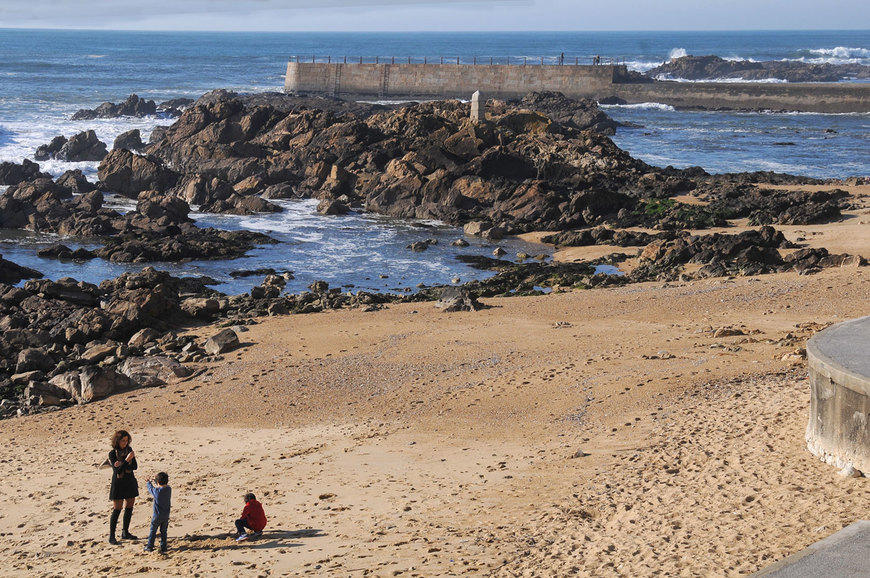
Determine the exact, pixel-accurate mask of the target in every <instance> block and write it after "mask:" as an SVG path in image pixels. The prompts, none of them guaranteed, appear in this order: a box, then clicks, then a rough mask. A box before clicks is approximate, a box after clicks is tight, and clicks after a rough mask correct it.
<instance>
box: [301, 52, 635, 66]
mask: <svg viewBox="0 0 870 578" xmlns="http://www.w3.org/2000/svg"><path fill="white" fill-rule="evenodd" d="M290 62H298V63H322V64H472V65H484V66H496V65H510V66H519V65H522V66H590V65H592V66H595V65H601V66H618V65H620V64H623V65H624V64H625V61H624V60H622V61H620V60H619V59H618V58H602V57H601V56H570V57H569V56H565V55H564V54H560V55H557V56H534V57H532V56H435V57H431V56H317V55H312V56H298V55H297V56H291V57H290Z"/></svg>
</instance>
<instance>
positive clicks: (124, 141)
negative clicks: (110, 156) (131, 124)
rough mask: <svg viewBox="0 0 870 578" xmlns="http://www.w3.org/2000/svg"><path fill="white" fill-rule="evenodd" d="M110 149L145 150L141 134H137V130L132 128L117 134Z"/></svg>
mask: <svg viewBox="0 0 870 578" xmlns="http://www.w3.org/2000/svg"><path fill="white" fill-rule="evenodd" d="M112 148H113V149H127V150H130V151H139V150H142V149H144V148H145V143H143V142H142V134H141V133H140V132H139V129H138V128H134V129H133V130H128V131H126V132H122V133H121V134H119V135H118V136H117V137H116V138H115V142H114V143H113V144H112Z"/></svg>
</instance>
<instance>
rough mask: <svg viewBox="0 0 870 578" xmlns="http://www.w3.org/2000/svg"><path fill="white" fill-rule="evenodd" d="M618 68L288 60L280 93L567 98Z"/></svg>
mask: <svg viewBox="0 0 870 578" xmlns="http://www.w3.org/2000/svg"><path fill="white" fill-rule="evenodd" d="M619 68H620V67H617V66H609V65H606V66H549V65H544V66H540V65H530V66H520V65H473V64H407V63H401V64H357V63H348V64H344V63H338V64H335V63H333V64H327V63H313V62H290V63H288V64H287V76H286V79H285V81H284V89H285V90H286V91H288V92H306V93H307V92H313V93H319V94H329V95H332V96H369V97H371V96H376V97H378V98H391V97H425V98H466V99H468V98H471V93H473V92H474V91H475V90H479V91H480V92H481V93H483V95H484V97H486V98H517V97H522V96H525V95H526V94H528V93H529V92H531V91H533V90H558V91H560V92H562V93H564V94H566V95H568V96H574V97H587V98H590V97H591V96H592V95H595V94H600V93H601V92H602V91H603V90H605V89H606V88H607V87H609V86H610V85H611V84H612V82H613V77H614V73H615V71H618V69H619Z"/></svg>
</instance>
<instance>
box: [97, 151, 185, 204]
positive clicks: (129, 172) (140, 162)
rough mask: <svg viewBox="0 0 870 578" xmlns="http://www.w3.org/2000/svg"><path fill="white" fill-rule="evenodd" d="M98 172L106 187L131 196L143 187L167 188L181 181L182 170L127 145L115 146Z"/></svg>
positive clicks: (143, 189) (145, 189)
mask: <svg viewBox="0 0 870 578" xmlns="http://www.w3.org/2000/svg"><path fill="white" fill-rule="evenodd" d="M97 175H98V176H99V178H100V181H101V182H102V183H103V187H104V188H105V189H106V190H108V191H111V192H113V193H117V194H119V195H122V196H125V197H129V198H131V199H135V198H136V197H138V195H139V193H141V192H142V191H147V190H157V191H161V192H163V191H166V190H168V189H169V188H170V187H172V186H174V185H175V183H176V182H177V181H178V173H176V172H174V171H172V170H170V169H167V168H165V167H164V166H163V164H162V163H161V162H159V161H158V160H156V159H152V158H149V157H144V156H140V155H136V154H133V153H132V152H130V151H128V150H124V149H115V150H112V151H111V152H110V153H109V154H108V155H107V156H106V158H105V159H103V162H101V163H100V168H99V170H98V173H97Z"/></svg>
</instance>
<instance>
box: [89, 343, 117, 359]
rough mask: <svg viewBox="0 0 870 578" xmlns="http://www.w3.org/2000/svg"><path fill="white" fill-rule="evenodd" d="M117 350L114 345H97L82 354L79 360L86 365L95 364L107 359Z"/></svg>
mask: <svg viewBox="0 0 870 578" xmlns="http://www.w3.org/2000/svg"><path fill="white" fill-rule="evenodd" d="M117 350H118V347H117V346H116V345H111V344H108V343H98V344H96V345H92V346H91V347H89V348H87V349H86V350H85V351H84V352H83V353H82V354H81V357H80V359H81V360H82V361H84V362H85V363H88V364H97V363H99V362H101V361H103V360H104V359H106V358H107V357H109V356H111V355H114V354H115V352H116V351H117Z"/></svg>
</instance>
